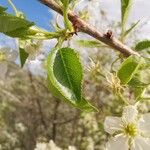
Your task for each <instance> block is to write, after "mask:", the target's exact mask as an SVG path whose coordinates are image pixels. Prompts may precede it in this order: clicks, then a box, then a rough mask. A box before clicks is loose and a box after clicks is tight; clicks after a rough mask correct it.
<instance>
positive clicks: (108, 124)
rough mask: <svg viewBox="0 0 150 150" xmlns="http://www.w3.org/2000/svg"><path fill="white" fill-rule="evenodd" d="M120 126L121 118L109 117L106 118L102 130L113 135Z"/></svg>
mask: <svg viewBox="0 0 150 150" xmlns="http://www.w3.org/2000/svg"><path fill="white" fill-rule="evenodd" d="M120 125H121V118H119V117H111V116H109V117H106V119H105V122H104V129H105V131H106V132H107V133H109V134H113V133H115V132H116V131H118V130H120V129H121V127H120Z"/></svg>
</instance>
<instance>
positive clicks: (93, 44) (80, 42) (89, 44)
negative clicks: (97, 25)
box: [76, 40, 103, 48]
mask: <svg viewBox="0 0 150 150" xmlns="http://www.w3.org/2000/svg"><path fill="white" fill-rule="evenodd" d="M76 43H77V44H78V45H79V46H82V47H88V48H99V47H102V46H103V44H102V43H100V42H99V41H96V40H77V41H76Z"/></svg>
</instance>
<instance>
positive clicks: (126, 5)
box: [121, 0, 132, 35]
mask: <svg viewBox="0 0 150 150" xmlns="http://www.w3.org/2000/svg"><path fill="white" fill-rule="evenodd" d="M131 3H132V0H121V22H122V35H124V32H125V26H126V22H127V19H128V15H129V11H130V8H131Z"/></svg>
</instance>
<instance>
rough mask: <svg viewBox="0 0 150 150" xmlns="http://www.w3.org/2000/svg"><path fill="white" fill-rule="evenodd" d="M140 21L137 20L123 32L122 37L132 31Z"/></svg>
mask: <svg viewBox="0 0 150 150" xmlns="http://www.w3.org/2000/svg"><path fill="white" fill-rule="evenodd" d="M139 22H140V21H137V22H136V23H134V24H133V25H132V26H131V27H130V28H129V29H128V30H127V31H126V32H125V33H124V37H126V36H127V35H128V34H129V33H130V32H132V31H133V29H134V28H135V27H136V26H137V25H138V24H139Z"/></svg>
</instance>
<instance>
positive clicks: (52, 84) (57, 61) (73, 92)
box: [47, 48, 96, 111]
mask: <svg viewBox="0 0 150 150" xmlns="http://www.w3.org/2000/svg"><path fill="white" fill-rule="evenodd" d="M47 70H48V82H49V83H48V85H49V89H50V91H51V92H52V94H53V95H54V96H55V97H57V98H59V99H61V100H64V101H65V102H67V103H69V104H71V105H73V106H75V107H77V108H79V109H81V110H84V111H94V110H96V109H95V108H94V107H93V106H92V105H91V104H90V103H88V102H87V101H86V100H85V99H84V98H83V96H82V79H83V70H82V65H81V63H80V60H79V56H78V55H77V53H75V51H74V50H73V49H71V48H62V49H55V48H54V49H53V50H52V51H51V52H50V54H49V56H48V59H47Z"/></svg>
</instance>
